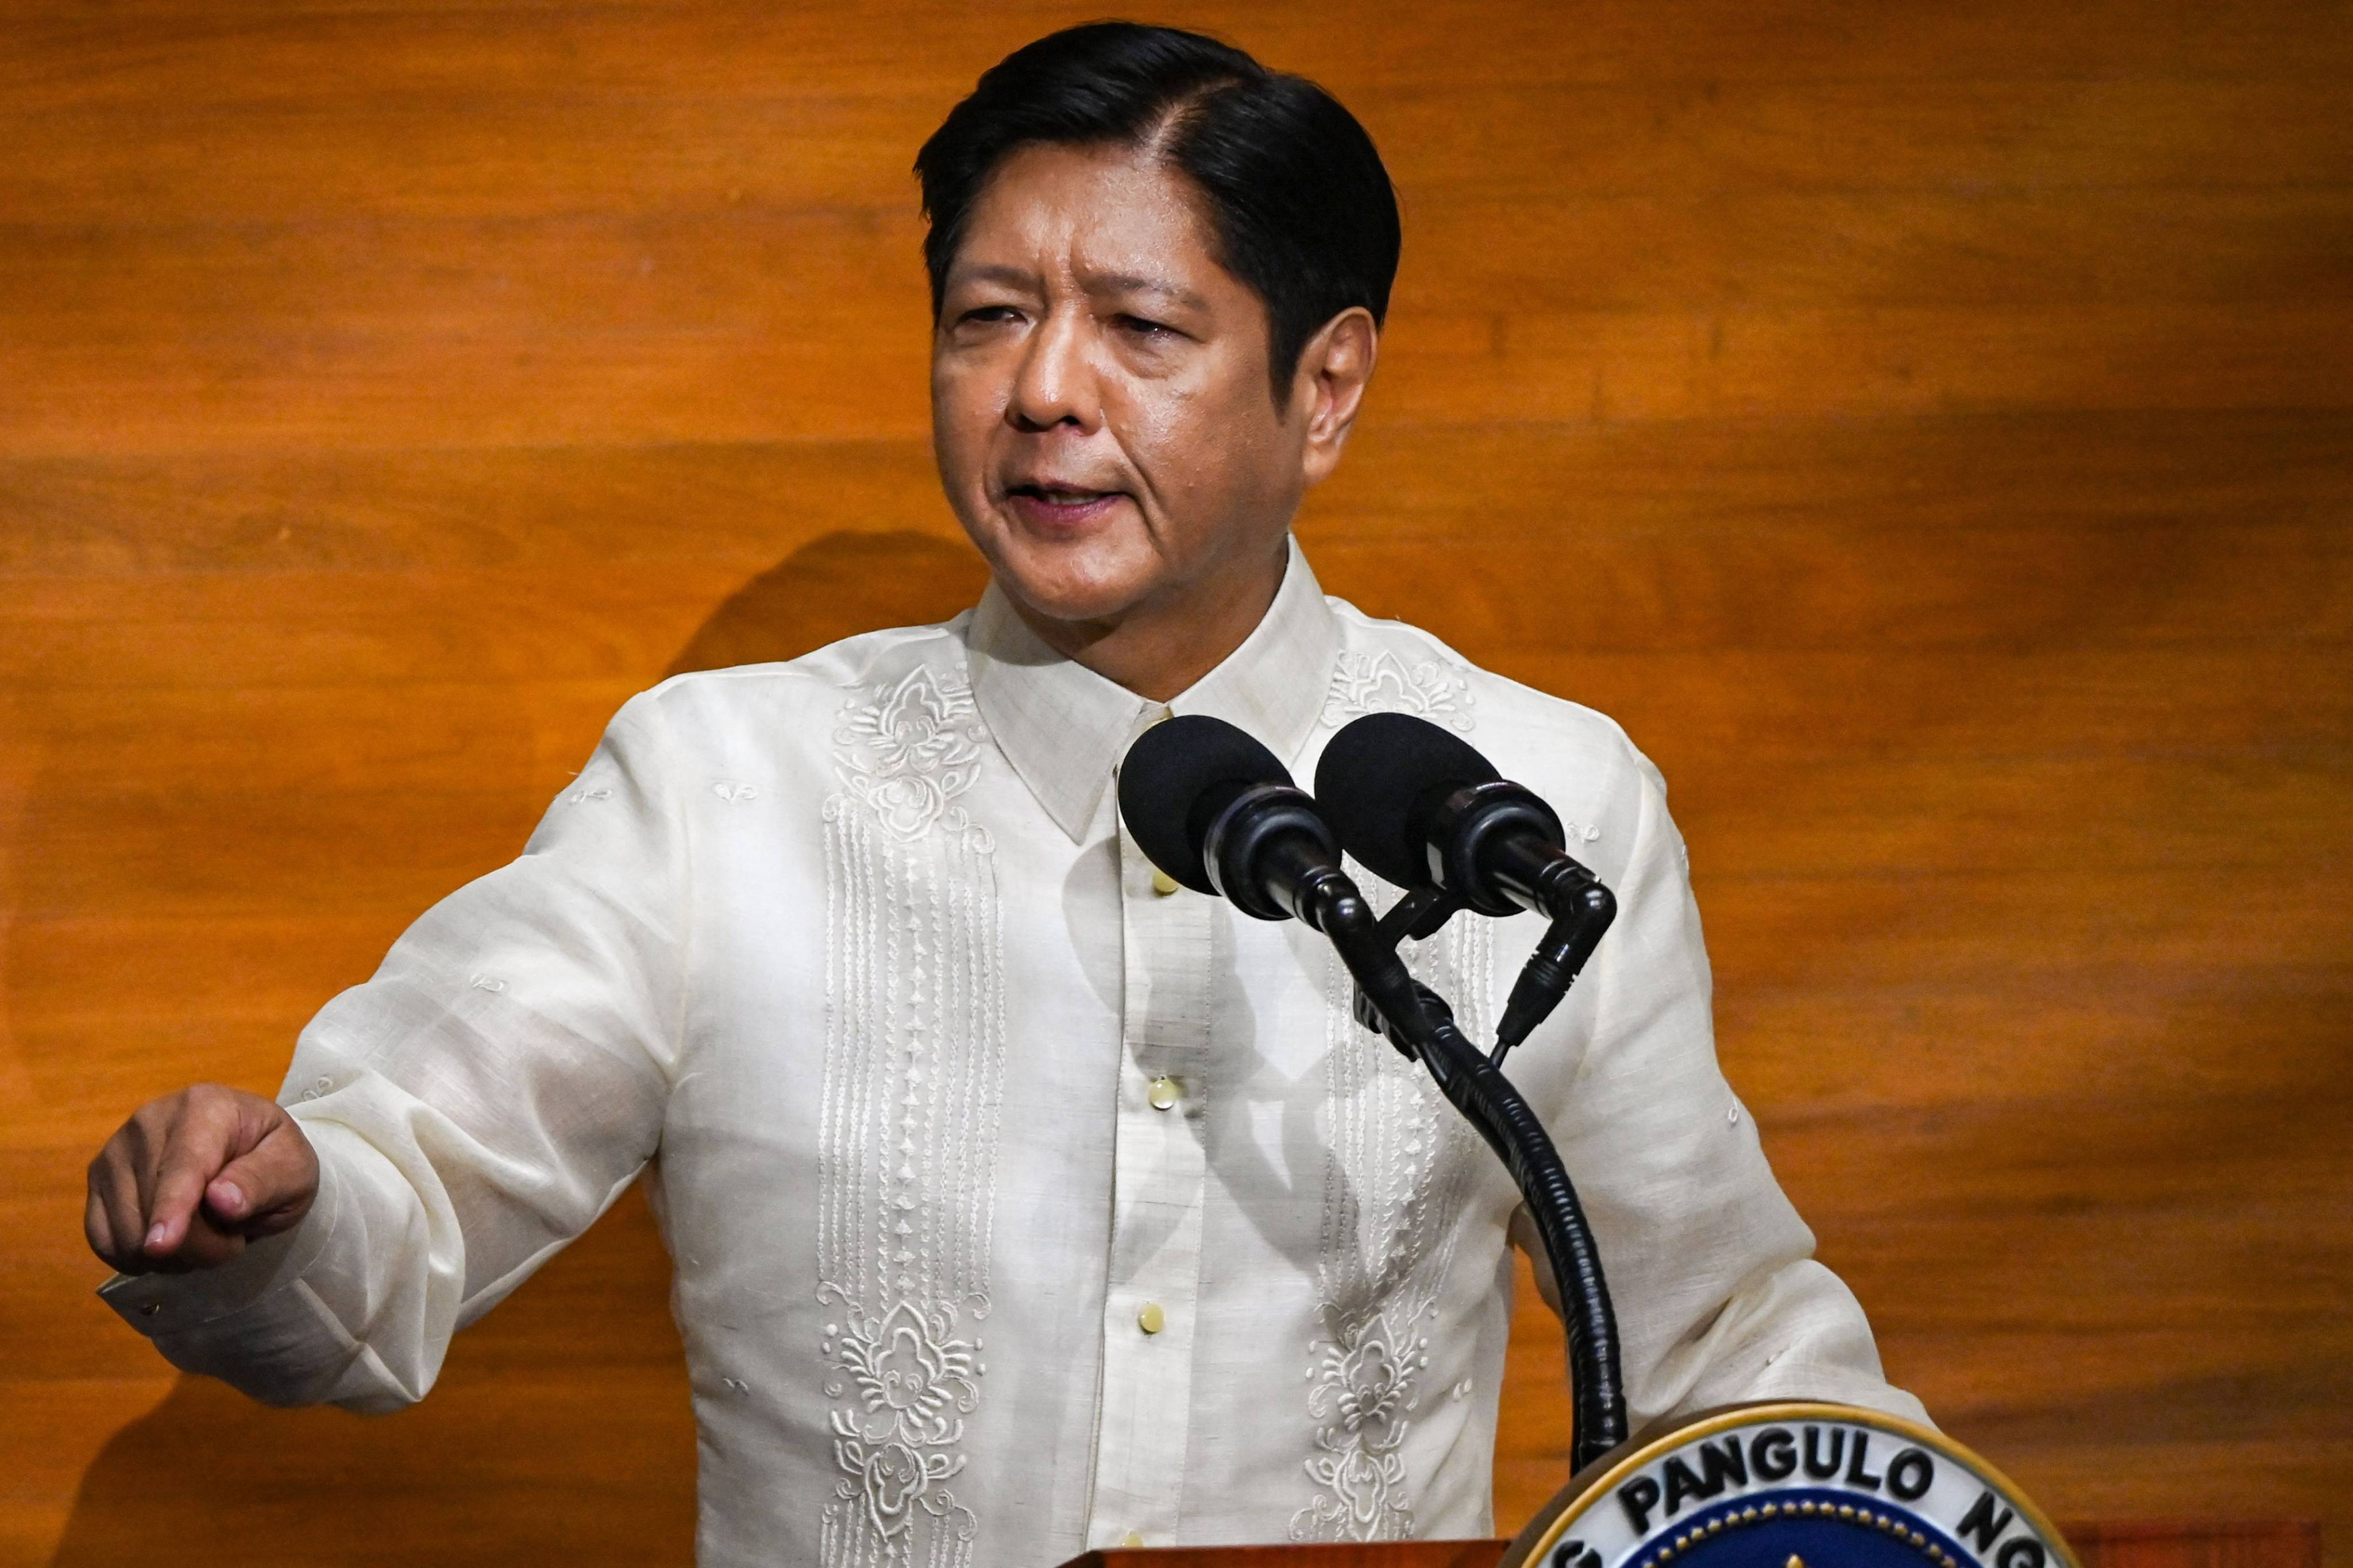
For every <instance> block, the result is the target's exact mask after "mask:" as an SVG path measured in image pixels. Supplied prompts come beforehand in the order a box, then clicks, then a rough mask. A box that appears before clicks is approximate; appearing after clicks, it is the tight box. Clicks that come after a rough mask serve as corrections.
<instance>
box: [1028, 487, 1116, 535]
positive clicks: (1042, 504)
mask: <svg viewBox="0 0 2353 1568" xmlns="http://www.w3.org/2000/svg"><path fill="white" fill-rule="evenodd" d="M1126 495H1127V492H1126V491H1125V490H1090V489H1078V488H1077V487H1075V486H1071V485H1056V484H1025V485H1015V486H1013V487H1012V488H1011V489H1008V490H1007V491H1006V492H1005V499H1006V500H1007V502H1008V504H1009V505H1010V506H1011V507H1012V509H1013V510H1014V511H1015V512H1016V513H1017V514H1018V516H1019V517H1020V518H1021V519H1022V520H1023V521H1026V522H1029V523H1033V524H1039V525H1044V526H1049V527H1054V526H1059V527H1064V528H1067V527H1070V526H1071V525H1073V524H1077V523H1084V522H1090V521H1093V520H1094V519H1095V518H1098V517H1100V516H1102V515H1103V513H1104V512H1107V511H1109V510H1111V508H1112V506H1113V503H1115V502H1117V501H1120V500H1124V499H1125V497H1126Z"/></svg>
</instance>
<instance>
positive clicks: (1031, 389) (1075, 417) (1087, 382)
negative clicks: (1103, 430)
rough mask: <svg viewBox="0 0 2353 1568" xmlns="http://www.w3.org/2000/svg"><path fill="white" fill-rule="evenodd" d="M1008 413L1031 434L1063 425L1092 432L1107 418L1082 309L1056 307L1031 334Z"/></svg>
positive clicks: (1007, 409) (1018, 426) (1016, 424)
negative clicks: (1097, 393)
mask: <svg viewBox="0 0 2353 1568" xmlns="http://www.w3.org/2000/svg"><path fill="white" fill-rule="evenodd" d="M1006 417H1007V419H1008V421H1010V422H1011V424H1012V425H1013V426H1014V428H1015V429H1017V430H1020V431H1022V432H1024V433H1025V434H1030V435H1035V434H1037V433H1039V432H1040V431H1045V430H1050V429H1053V428H1054V427H1055V426H1062V425H1067V426H1072V427H1074V428H1075V429H1077V430H1078V431H1079V432H1080V433H1082V434H1086V433H1089V432H1092V430H1094V428H1095V427H1096V426H1098V425H1100V424H1101V423H1102V422H1103V406H1102V403H1101V400H1100V399H1099V398H1098V396H1097V395H1096V388H1095V377H1094V371H1093V367H1092V365H1091V364H1090V363H1088V359H1087V344H1086V334H1085V331H1084V330H1083V328H1082V322H1081V321H1080V319H1079V317H1078V314H1077V313H1076V312H1072V311H1070V310H1056V311H1053V312H1051V313H1050V314H1049V315H1048V316H1047V317H1046V319H1045V321H1042V322H1041V323H1040V324H1039V330H1038V331H1035V332H1033V333H1031V334H1030V336H1029V342H1028V343H1027V344H1025V345H1024V346H1023V350H1022V354H1021V363H1020V368H1019V369H1018V371H1017V372H1016V373H1015V375H1014V381H1013V396H1012V398H1011V400H1010V401H1009V402H1008V405H1007V407H1006Z"/></svg>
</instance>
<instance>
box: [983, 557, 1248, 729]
mask: <svg viewBox="0 0 2353 1568" xmlns="http://www.w3.org/2000/svg"><path fill="white" fill-rule="evenodd" d="M1290 558H1291V556H1290V544H1289V542H1288V539H1287V537H1286V539H1284V540H1282V541H1278V542H1277V543H1276V546H1275V550H1274V553H1273V554H1272V555H1271V557H1256V556H1253V557H1252V558H1250V559H1249V560H1247V561H1242V562H1238V563H1235V565H1234V567H1233V568H1232V569H1230V570H1228V571H1224V572H1219V573H1214V574H1210V575H1208V576H1207V577H1204V578H1202V579H1200V580H1198V581H1197V582H1193V583H1187V584H1184V585H1183V587H1182V588H1180V589H1176V590H1174V591H1172V592H1170V593H1168V594H1166V595H1161V596H1157V597H1155V598H1151V599H1147V600H1145V601H1144V602H1142V603H1140V604H1137V605H1133V606H1131V607H1130V608H1129V609H1127V610H1126V611H1124V612H1123V613H1122V614H1120V615H1119V616H1114V617H1109V618H1106V619H1103V620H1098V621H1063V620H1056V619H1054V618H1053V617H1052V616H1045V615H1041V614H1039V612H1038V611H1036V610H1033V609H1031V608H1030V607H1029V605H1025V604H1023V603H1022V602H1021V600H1020V598H1019V596H1018V595H1013V594H1010V593H1008V595H1006V597H1007V599H1008V601H1009V602H1010V603H1011V604H1012V605H1013V608H1014V611H1015V613H1017V614H1018V615H1019V616H1020V617H1021V618H1022V620H1023V621H1025V622H1027V623H1028V625H1029V629H1030V630H1031V631H1034V632H1036V633H1037V634H1038V637H1039V640H1040V641H1042V642H1044V643H1045V645H1046V646H1047V647H1050V648H1052V649H1053V650H1054V651H1055V652H1056V653H1059V654H1060V655H1061V656H1062V657H1063V658H1067V659H1071V660H1072V661H1073V662H1075V663H1078V664H1082V665H1084V666H1086V667H1087V668H1089V669H1092V670H1093V671H1094V672H1095V673H1096V674H1097V675H1100V676H1102V677H1103V679H1106V680H1113V681H1116V682H1118V683H1119V684H1120V685H1122V686H1124V687H1125V688H1127V689H1129V690H1130V691H1133V692H1134V693H1135V694H1136V695H1137V696H1138V697H1141V698H1144V699H1145V700H1146V701H1151V702H1166V701H1167V700H1170V699H1171V698H1173V697H1176V696H1177V695H1178V694H1179V693H1181V692H1183V691H1185V690H1186V689H1187V688H1189V687H1190V686H1192V685H1193V683H1194V682H1195V681H1198V680H1199V679H1201V678H1202V677H1203V676H1205V675H1207V674H1208V673H1209V671H1211V670H1213V669H1215V668H1218V666H1219V665H1220V664H1223V663H1224V662H1225V660H1226V657H1227V656H1228V655H1229V654H1231V653H1232V652H1233V651H1234V649H1236V648H1238V647H1241V646H1242V644H1243V643H1244V642H1245V641H1247V640H1249V637H1250V633H1252V632H1254V631H1256V630H1257V629H1258V626H1259V623H1260V622H1261V621H1262V620H1264V619H1266V613H1267V611H1268V610H1269V609H1270V608H1271V607H1272V605H1273V604H1274V595H1275V594H1276V592H1277V591H1278V590H1279V589H1280V588H1281V587H1282V574H1283V570H1284V568H1285V566H1286V565H1287V564H1288V563H1289V561H1290Z"/></svg>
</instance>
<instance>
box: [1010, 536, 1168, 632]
mask: <svg viewBox="0 0 2353 1568" xmlns="http://www.w3.org/2000/svg"><path fill="white" fill-rule="evenodd" d="M985 553H987V555H988V557H989V564H990V566H991V568H992V569H993V570H994V571H995V572H996V574H997V577H998V578H999V579H1000V580H1001V581H1002V582H1003V584H1004V585H1005V591H1006V592H1007V593H1008V594H1011V595H1013V596H1014V597H1016V598H1018V599H1019V600H1020V601H1021V602H1022V603H1023V604H1024V605H1028V606H1029V608H1030V609H1031V610H1033V611H1035V612H1036V613H1038V614H1039V615H1042V616H1050V617H1051V618H1053V619H1055V620H1058V621H1105V620H1116V619H1118V618H1119V617H1120V616H1123V615H1124V614H1125V613H1126V612H1127V611H1128V610H1130V609H1132V608H1134V605H1136V604H1137V603H1138V602H1139V601H1140V600H1142V599H1144V598H1145V596H1146V595H1149V594H1150V593H1151V591H1152V588H1153V586H1154V584H1155V582H1156V581H1157V577H1158V574H1157V572H1156V570H1155V568H1156V567H1157V565H1158V562H1157V561H1156V560H1155V559H1154V558H1153V557H1152V556H1151V555H1150V553H1149V552H1145V559H1143V560H1141V561H1139V560H1137V559H1135V552H1132V551H1127V550H1121V549H1117V548H1115V547H1114V548H1112V549H1108V550H1106V549H1103V548H1100V547H1096V548H1088V547H1086V546H1080V547H1076V548H1073V547H1071V546H1067V545H1064V546H1052V545H1039V544H1038V543H1036V542H1031V541H1027V540H1018V539H1017V540H1012V541H1008V542H1006V547H1005V548H1001V549H998V550H995V551H989V552H985Z"/></svg>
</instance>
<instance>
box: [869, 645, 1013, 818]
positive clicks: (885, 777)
mask: <svg viewBox="0 0 2353 1568" xmlns="http://www.w3.org/2000/svg"><path fill="white" fill-rule="evenodd" d="M834 743H835V746H836V748H837V750H836V752H835V753H834V773H835V774H836V775H837V776H838V777H839V779H840V780H841V783H842V787H843V788H845V789H847V790H848V791H849V794H850V795H851V796H852V797H853V798H855V799H856V800H858V801H859V802H860V804H862V805H866V806H867V807H869V808H870V809H871V810H872V812H873V813H874V815H875V817H876V818H877V820H879V821H880V822H881V824H882V826H885V827H887V828H889V829H890V830H891V832H892V834H894V835H896V836H897V837H900V838H902V839H913V838H920V837H923V835H924V834H925V833H928V832H929V831H930V830H931V827H932V825H933V824H934V823H935V822H941V821H944V822H946V823H947V825H948V826H949V828H950V829H951V830H952V831H955V832H957V833H962V834H978V835H980V836H981V837H983V838H986V837H987V829H985V828H982V827H979V826H975V825H974V823H973V821H972V819H971V818H970V817H969V816H967V815H966V814H965V809H964V808H963V807H962V806H960V805H955V804H954V803H955V798H956V796H958V795H962V794H964V792H965V791H966V790H968V789H970V788H971V787H972V785H973V781H975V780H976V779H977V778H979V777H980V763H981V758H982V756H983V755H984V754H985V752H986V749H987V743H988V732H987V729H986V728H985V727H984V726H983V724H982V722H981V718H980V711H979V710H978V709H977V708H976V706H975V705H974V703H973V700H972V686H971V683H970V682H969V681H968V680H966V679H964V678H963V677H962V676H960V675H955V674H951V673H947V672H944V671H936V670H934V669H933V668H931V667H930V666H928V665H923V664H918V665H916V666H915V667H914V668H912V669H910V670H909V671H907V673H906V674H905V675H903V676H902V677H901V678H900V679H898V680H897V681H896V682H895V683H885V684H883V685H881V686H877V687H874V688H872V689H871V690H869V691H867V692H865V693H864V694H862V695H861V696H860V697H856V698H852V699H851V700H849V702H848V703H846V704H845V705H844V706H843V710H842V718H841V722H840V724H839V727H838V728H837V729H836V730H835V731H834ZM979 847H987V846H986V845H985V844H984V845H981V846H979Z"/></svg>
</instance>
